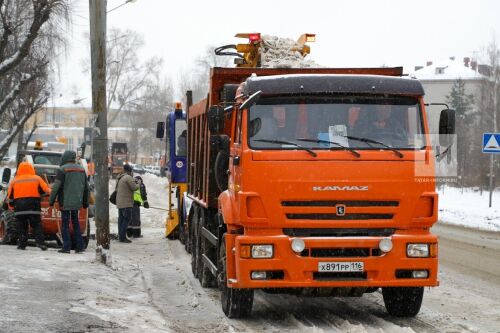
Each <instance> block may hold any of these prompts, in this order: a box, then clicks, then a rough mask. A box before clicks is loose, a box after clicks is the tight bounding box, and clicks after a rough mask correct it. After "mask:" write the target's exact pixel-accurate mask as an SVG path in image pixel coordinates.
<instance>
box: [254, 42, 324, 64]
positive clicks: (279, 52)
mask: <svg viewBox="0 0 500 333" xmlns="http://www.w3.org/2000/svg"><path fill="white" fill-rule="evenodd" d="M300 47H301V46H300V45H299V44H297V42H296V41H294V40H293V39H291V38H280V37H276V36H269V35H263V36H262V49H261V58H260V61H261V66H262V67H267V68H306V67H313V68H315V67H321V66H320V65H318V64H317V63H315V62H314V61H312V60H305V57H304V56H302V54H300V52H299V51H297V50H298V49H300Z"/></svg>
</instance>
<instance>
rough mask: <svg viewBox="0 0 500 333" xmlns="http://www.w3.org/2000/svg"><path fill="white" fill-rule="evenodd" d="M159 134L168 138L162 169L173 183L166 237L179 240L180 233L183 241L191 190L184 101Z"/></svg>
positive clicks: (161, 124) (167, 118)
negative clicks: (186, 207)
mask: <svg viewBox="0 0 500 333" xmlns="http://www.w3.org/2000/svg"><path fill="white" fill-rule="evenodd" d="M156 137H157V138H159V139H163V138H165V143H166V145H165V150H166V152H165V159H164V160H163V162H164V163H163V169H162V171H163V172H164V173H165V176H166V177H167V178H168V183H169V185H168V187H169V191H168V193H169V194H168V205H169V206H168V207H169V209H168V215H167V219H166V221H165V237H167V238H170V239H175V238H177V237H179V236H180V238H181V240H182V235H183V228H184V218H183V216H184V215H183V207H184V199H183V198H184V193H185V192H186V189H187V184H186V177H187V174H186V173H187V160H186V158H187V152H186V143H187V124H186V113H185V112H183V110H182V105H181V103H176V104H175V109H174V111H172V112H169V113H168V114H167V117H166V121H165V122H160V123H158V127H157V132H156ZM174 200H175V201H174ZM174 202H176V203H177V205H175V204H174Z"/></svg>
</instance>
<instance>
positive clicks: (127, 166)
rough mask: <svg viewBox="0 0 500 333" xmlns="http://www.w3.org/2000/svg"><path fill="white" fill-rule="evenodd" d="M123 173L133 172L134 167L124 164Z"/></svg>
mask: <svg viewBox="0 0 500 333" xmlns="http://www.w3.org/2000/svg"><path fill="white" fill-rule="evenodd" d="M123 171H125V172H132V167H131V166H130V164H124V165H123Z"/></svg>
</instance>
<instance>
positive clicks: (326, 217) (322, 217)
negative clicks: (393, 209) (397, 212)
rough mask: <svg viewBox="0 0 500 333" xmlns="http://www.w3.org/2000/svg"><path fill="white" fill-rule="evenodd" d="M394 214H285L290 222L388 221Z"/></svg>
mask: <svg viewBox="0 0 500 333" xmlns="http://www.w3.org/2000/svg"><path fill="white" fill-rule="evenodd" d="M393 216H394V214H345V215H337V214H325V213H310V214H286V217H287V218H288V219H290V220H337V221H338V220H389V219H392V217H393Z"/></svg>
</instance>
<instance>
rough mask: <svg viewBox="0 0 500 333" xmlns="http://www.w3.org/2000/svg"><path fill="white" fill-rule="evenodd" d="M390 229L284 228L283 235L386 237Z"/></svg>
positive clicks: (389, 234)
mask: <svg viewBox="0 0 500 333" xmlns="http://www.w3.org/2000/svg"><path fill="white" fill-rule="evenodd" d="M394 232H395V229H392V228H370V229H368V228H356V229H354V228H286V229H283V233H284V234H285V235H287V236H292V237H388V236H391V235H393V234H394Z"/></svg>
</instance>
